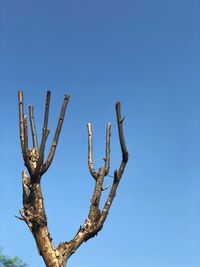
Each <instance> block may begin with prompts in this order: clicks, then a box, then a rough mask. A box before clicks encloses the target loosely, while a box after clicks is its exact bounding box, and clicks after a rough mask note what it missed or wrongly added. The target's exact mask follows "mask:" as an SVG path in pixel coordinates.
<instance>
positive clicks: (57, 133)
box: [41, 95, 70, 175]
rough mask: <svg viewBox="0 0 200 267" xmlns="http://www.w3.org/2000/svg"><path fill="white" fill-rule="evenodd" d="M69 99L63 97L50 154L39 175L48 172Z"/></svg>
mask: <svg viewBox="0 0 200 267" xmlns="http://www.w3.org/2000/svg"><path fill="white" fill-rule="evenodd" d="M69 98H70V96H67V95H65V97H64V100H63V105H62V108H61V112H60V117H59V120H58V125H57V128H56V131H55V135H54V138H53V142H52V145H51V149H50V152H49V155H48V158H47V160H46V162H45V163H44V164H43V166H42V169H41V175H42V174H44V173H45V172H46V171H47V170H48V168H49V166H50V165H51V162H52V160H53V157H54V154H55V151H56V147H57V144H58V139H59V135H60V131H61V128H62V124H63V120H64V117H65V111H66V107H67V104H68V101H69Z"/></svg>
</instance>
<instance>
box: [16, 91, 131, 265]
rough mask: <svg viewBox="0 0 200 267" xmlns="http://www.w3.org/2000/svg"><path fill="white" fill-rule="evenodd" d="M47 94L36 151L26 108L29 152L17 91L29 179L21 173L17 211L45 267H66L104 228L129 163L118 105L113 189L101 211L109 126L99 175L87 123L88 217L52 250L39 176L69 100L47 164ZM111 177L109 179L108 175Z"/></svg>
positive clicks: (30, 109)
mask: <svg viewBox="0 0 200 267" xmlns="http://www.w3.org/2000/svg"><path fill="white" fill-rule="evenodd" d="M50 96H51V93H50V91H48V92H47V96H46V105H45V115H44V124H43V129H42V140H41V143H40V147H39V148H38V141H37V133H36V127H35V119H34V113H33V106H30V107H29V116H30V126H31V133H32V141H33V147H32V148H31V149H30V150H29V149H28V127H27V118H26V115H25V114H24V104H23V92H22V91H19V93H18V99H19V128H20V142H21V147H22V154H23V159H24V163H25V166H26V167H27V169H28V172H29V175H30V177H29V176H28V174H27V173H26V171H23V172H22V188H23V209H22V210H20V214H21V216H22V218H21V219H22V220H24V221H25V223H26V224H27V225H28V227H29V229H30V230H31V232H32V234H33V236H34V238H35V241H36V244H37V247H38V251H39V253H40V255H41V256H42V257H43V259H44V261H45V264H46V266H47V267H65V266H66V262H67V260H68V258H69V257H70V256H71V255H72V254H73V253H74V252H75V251H76V249H77V248H78V247H79V246H80V245H81V244H82V243H83V242H86V241H87V240H88V239H90V238H92V237H94V236H95V235H96V234H97V233H98V232H99V231H100V230H101V229H102V227H103V224H104V222H105V220H106V218H107V215H108V212H109V210H110V207H111V204H112V202H113V199H114V197H115V195H116V191H117V187H118V185H119V182H120V179H121V177H122V175H123V172H124V169H125V167H126V164H127V161H128V151H127V149H126V145H125V140H124V134H123V119H122V118H121V110H120V107H121V105H120V102H117V103H116V117H117V125H118V133H119V141H120V145H121V152H122V162H121V165H120V167H119V168H118V170H116V171H115V172H114V177H113V182H112V186H111V188H110V192H109V194H108V198H107V200H106V201H105V204H104V207H103V209H102V210H101V208H100V200H101V195H102V191H103V190H104V189H103V182H104V178H105V176H106V175H108V174H109V169H110V136H111V124H110V123H108V124H107V128H106V149H105V158H104V161H105V162H104V166H103V167H100V168H99V170H98V172H97V171H95V168H94V164H93V151H92V149H93V148H92V126H91V123H88V125H87V128H88V167H89V171H90V173H91V175H92V177H93V178H94V181H95V186H94V192H93V196H92V199H91V204H90V209H89V213H88V217H87V219H86V220H85V223H84V224H83V226H81V227H80V229H79V230H78V232H77V233H76V235H75V236H74V238H73V239H72V240H71V241H69V242H64V243H60V244H59V246H58V247H54V245H53V243H52V238H51V237H50V233H49V230H48V227H47V217H46V213H45V208H44V201H43V196H42V191H41V186H40V180H41V177H42V175H43V174H44V173H45V172H46V171H47V170H48V168H49V166H50V165H51V163H52V160H53V157H54V155H55V150H56V147H57V144H58V139H59V135H60V132H61V128H62V124H63V120H64V116H65V111H66V107H67V104H68V101H69V96H65V97H64V100H63V104H62V108H61V112H60V116H59V120H58V125H57V128H56V131H55V134H54V138H53V142H52V145H51V148H50V152H49V154H48V157H47V159H46V161H45V162H44V150H45V144H46V140H47V137H48V134H49V129H48V118H49V106H50ZM108 176H110V175H108ZM108 188H109V187H106V189H108Z"/></svg>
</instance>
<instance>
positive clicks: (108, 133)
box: [105, 122, 111, 174]
mask: <svg viewBox="0 0 200 267" xmlns="http://www.w3.org/2000/svg"><path fill="white" fill-rule="evenodd" d="M110 130H111V123H110V122H109V123H108V124H107V128H106V158H105V169H106V174H108V173H109V168H110V135H111V134H110Z"/></svg>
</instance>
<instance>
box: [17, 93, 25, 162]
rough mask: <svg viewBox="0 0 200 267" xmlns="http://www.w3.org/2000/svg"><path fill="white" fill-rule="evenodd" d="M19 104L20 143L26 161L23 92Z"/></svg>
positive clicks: (19, 94) (19, 96) (20, 94)
mask: <svg viewBox="0 0 200 267" xmlns="http://www.w3.org/2000/svg"><path fill="white" fill-rule="evenodd" d="M18 103H19V131H20V143H21V148H22V155H23V158H24V160H25V148H24V101H23V92H22V91H19V92H18Z"/></svg>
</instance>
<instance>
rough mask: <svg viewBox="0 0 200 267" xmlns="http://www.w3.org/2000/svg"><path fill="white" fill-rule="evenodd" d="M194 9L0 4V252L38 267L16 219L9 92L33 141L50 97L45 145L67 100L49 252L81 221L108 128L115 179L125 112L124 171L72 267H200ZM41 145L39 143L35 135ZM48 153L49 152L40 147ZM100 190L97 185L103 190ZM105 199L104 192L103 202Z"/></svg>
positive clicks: (179, 1) (189, 0) (15, 148)
mask: <svg viewBox="0 0 200 267" xmlns="http://www.w3.org/2000/svg"><path fill="white" fill-rule="evenodd" d="M199 13H200V3H199V1H198V0H173V1H172V0H168V1H160V0H152V1H148V0H142V1H141V0H140V1H139V0H132V1H131V0H123V1H120V0H115V1H114V0H101V1H94V0H93V1H92V0H84V1H83V0H73V1H72V0H70V1H69V0H66V1H64V0H60V1H46V0H44V1H27V0H26V1H25V0H18V1H16V0H12V1H11V0H1V1H0V27H1V28H0V31H1V32H0V37H1V42H0V101H1V102H0V112H1V138H0V147H1V153H0V162H1V163H0V164H1V168H0V174H1V179H0V214H1V215H0V217H1V219H0V225H1V227H0V246H2V247H4V250H5V253H7V254H9V255H10V256H14V255H18V256H20V257H21V258H22V259H23V260H24V261H25V262H27V263H28V264H29V265H30V267H42V266H44V264H43V262H42V259H41V257H39V255H38V253H37V250H36V247H35V243H34V240H33V238H32V236H31V234H30V232H29V230H28V229H27V227H26V225H25V224H24V223H23V222H21V221H19V220H17V219H16V218H15V217H14V215H17V214H18V210H19V209H20V208H22V203H21V202H22V200H21V198H22V192H21V171H22V170H23V168H24V166H23V161H22V156H21V149H20V144H19V133H18V104H17V91H18V89H19V88H22V89H23V90H24V95H25V105H26V111H28V109H27V107H28V105H29V104H33V105H34V107H35V117H36V123H37V130H38V132H41V127H42V123H43V112H44V103H45V94H46V90H47V89H51V90H52V103H51V109H50V129H51V134H50V136H49V140H52V136H53V133H54V129H55V127H56V123H57V119H58V114H59V112H60V107H61V103H62V100H63V96H64V94H70V95H71V99H70V103H69V106H68V108H67V114H66V118H65V122H64V126H63V129H62V132H61V136H60V142H59V145H58V148H57V151H56V155H55V159H54V161H53V164H52V165H51V168H50V169H49V171H48V172H47V173H46V175H45V176H44V177H43V181H42V186H43V191H44V199H45V205H46V211H47V215H48V219H49V228H50V232H51V234H52V236H53V239H54V242H55V244H56V245H57V244H58V243H59V242H60V241H65V240H69V239H71V238H72V237H73V235H74V234H75V233H76V231H77V230H78V228H79V226H80V225H81V224H82V223H83V222H84V220H85V218H86V216H87V213H88V210H89V202H90V198H91V194H92V191H93V185H94V183H93V179H92V178H91V176H90V174H89V171H88V168H87V130H86V124H87V122H89V121H90V122H92V124H93V131H94V133H93V135H94V156H95V166H96V168H98V167H100V166H101V164H102V158H103V157H104V148H105V126H106V123H107V122H108V121H110V122H111V123H112V143H111V148H112V154H111V157H112V160H111V174H112V171H113V170H114V169H115V168H116V167H118V166H119V163H120V160H121V154H120V150H119V143H118V137H117V129H116V120H115V108H114V105H115V102H116V101H117V100H120V101H121V102H122V112H123V114H124V115H125V116H126V119H125V123H124V127H125V135H126V141H127V147H128V150H129V153H130V160H129V163H128V166H127V169H126V171H125V174H124V177H123V179H122V182H121V184H120V187H119V190H118V194H117V197H116V199H115V201H114V203H113V206H112V209H111V212H110V214H109V217H108V220H107V221H106V223H105V225H104V229H103V231H101V232H100V233H99V235H98V236H97V237H96V238H94V239H92V240H90V241H88V242H87V243H85V244H83V245H82V247H81V248H80V249H79V250H78V252H77V253H76V254H75V255H73V256H72V257H71V259H70V261H69V267H70V266H72V267H73V266H79V267H81V266H82V267H83V266H87V267H90V266H91V267H92V266H94V265H95V267H100V266H105V267H108V266H115V267H121V266H127V267H132V266H133V267H199V266H200V254H199V251H200V176H199V173H200V164H199V162H200V75H199V72H200V53H199V47H200V26H199V25H200V21H199V20H200V19H199V15H200V14H199ZM40 136H41V135H40ZM47 150H48V147H47ZM111 182H112V181H110V180H109V179H106V184H109V183H111ZM105 194H106V193H105Z"/></svg>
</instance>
